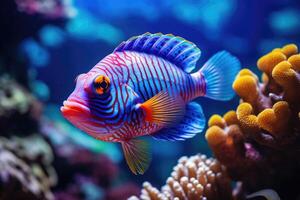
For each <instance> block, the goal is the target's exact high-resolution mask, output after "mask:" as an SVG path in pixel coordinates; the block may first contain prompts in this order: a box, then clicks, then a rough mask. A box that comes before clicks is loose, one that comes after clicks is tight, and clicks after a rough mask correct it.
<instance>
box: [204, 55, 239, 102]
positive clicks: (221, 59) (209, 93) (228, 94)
mask: <svg viewBox="0 0 300 200" xmlns="http://www.w3.org/2000/svg"><path fill="white" fill-rule="evenodd" d="M239 70H240V62H239V60H238V59H237V58H236V57H234V56H232V55H231V54H230V53H228V52H226V51H220V52H218V53H216V54H215V55H214V56H213V57H211V58H210V59H209V60H208V61H207V62H206V63H205V64H204V66H203V67H202V68H201V69H200V70H199V72H200V73H202V75H203V76H204V79H205V82H206V94H205V96H206V97H209V98H211V99H215V100H220V101H227V100H230V99H231V98H233V96H234V94H235V93H234V91H233V89H232V83H233V81H234V79H235V76H236V75H237V73H238V72H239Z"/></svg>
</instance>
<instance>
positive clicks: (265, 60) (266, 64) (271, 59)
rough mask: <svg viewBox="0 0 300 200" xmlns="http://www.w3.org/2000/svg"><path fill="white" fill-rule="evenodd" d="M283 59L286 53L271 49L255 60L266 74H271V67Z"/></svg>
mask: <svg viewBox="0 0 300 200" xmlns="http://www.w3.org/2000/svg"><path fill="white" fill-rule="evenodd" d="M284 60H286V55H284V54H283V53H282V52H281V51H272V52H271V53H269V54H267V55H265V56H263V57H261V58H260V59H259V60H258V61H257V66H258V68H259V69H260V70H261V71H263V72H265V73H266V74H267V75H271V73H272V70H273V68H274V67H275V66H276V65H277V64H278V63H280V62H281V61H284Z"/></svg>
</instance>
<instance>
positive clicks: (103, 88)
mask: <svg viewBox="0 0 300 200" xmlns="http://www.w3.org/2000/svg"><path fill="white" fill-rule="evenodd" d="M93 84H94V88H95V91H96V93H97V94H100V95H101V94H104V93H105V92H107V91H108V90H109V87H110V79H109V78H108V77H107V76H104V75H99V76H97V77H96V78H95V79H94V82H93Z"/></svg>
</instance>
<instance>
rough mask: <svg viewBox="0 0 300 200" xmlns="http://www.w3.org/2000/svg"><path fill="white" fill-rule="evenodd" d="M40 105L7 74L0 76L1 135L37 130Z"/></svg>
mask: <svg viewBox="0 0 300 200" xmlns="http://www.w3.org/2000/svg"><path fill="white" fill-rule="evenodd" d="M41 114H42V105H41V103H40V102H38V101H37V100H36V99H35V98H34V97H33V96H32V95H31V94H30V93H29V92H28V91H27V90H26V89H25V88H24V87H22V86H21V85H19V84H18V83H17V82H16V81H14V80H13V79H12V78H11V77H9V76H8V75H2V76H1V77H0V131H1V135H2V136H4V135H6V136H7V135H10V134H11V133H15V134H17V135H28V134H31V133H33V132H36V131H38V127H37V122H38V119H39V118H40V116H41Z"/></svg>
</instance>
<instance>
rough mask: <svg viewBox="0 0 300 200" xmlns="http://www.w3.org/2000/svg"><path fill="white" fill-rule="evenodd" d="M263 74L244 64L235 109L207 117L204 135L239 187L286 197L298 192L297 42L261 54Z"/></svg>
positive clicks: (235, 85) (299, 95)
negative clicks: (267, 191) (207, 127)
mask: <svg viewBox="0 0 300 200" xmlns="http://www.w3.org/2000/svg"><path fill="white" fill-rule="evenodd" d="M257 67H258V69H259V70H261V71H262V72H263V74H262V77H261V80H262V82H260V81H259V78H258V77H257V76H256V75H255V74H254V73H253V72H251V71H250V70H248V69H242V70H241V71H240V72H239V74H238V76H237V78H236V80H235V81H234V83H233V89H234V90H235V91H236V93H237V94H238V95H239V96H240V97H241V101H240V105H239V106H238V108H237V109H236V111H229V112H227V113H226V114H225V115H224V116H223V117H221V116H219V115H213V116H212V117H211V118H210V120H209V129H208V130H207V132H206V139H207V141H208V143H209V145H210V147H211V149H212V150H213V152H214V155H215V156H216V158H217V159H218V160H219V161H220V162H221V163H222V164H223V165H225V166H226V168H227V171H228V173H229V175H230V177H231V178H232V179H233V180H235V181H240V182H241V183H242V186H241V190H240V193H249V192H253V191H257V190H260V189H264V188H272V189H274V190H276V191H277V192H278V193H279V195H280V196H281V197H284V199H296V197H297V196H298V197H299V191H298V190H297V187H296V186H297V185H298V183H299V180H300V175H299V169H300V157H299V152H300V146H299V142H300V135H299V134H300V54H298V48H297V46H296V45H294V44H289V45H286V46H284V47H283V48H277V49H274V50H273V51H272V52H270V53H268V54H266V55H264V56H263V57H261V58H260V59H259V60H258V62H257Z"/></svg>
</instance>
